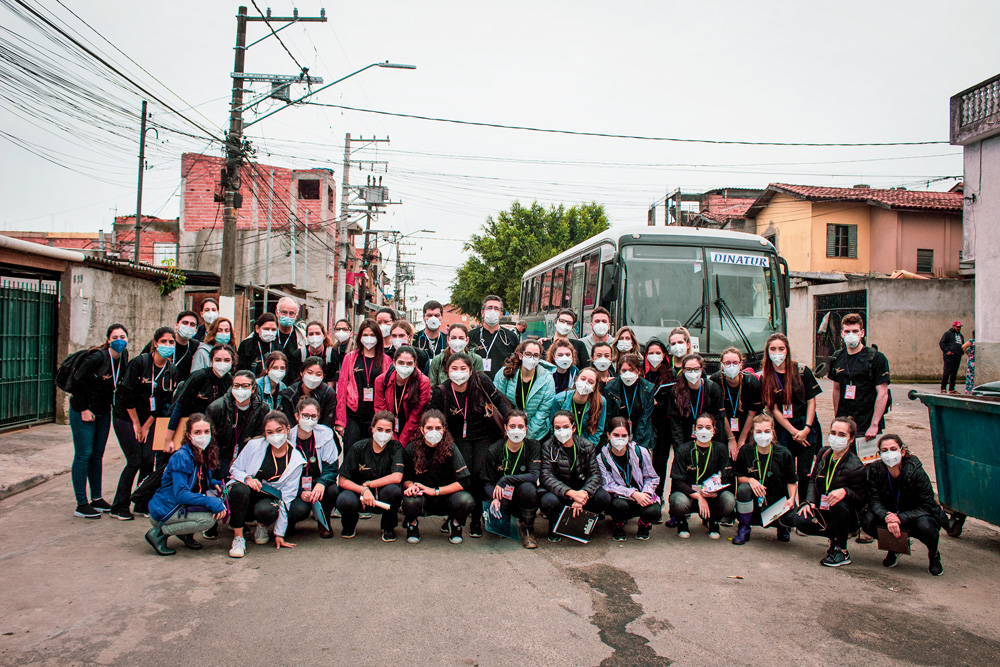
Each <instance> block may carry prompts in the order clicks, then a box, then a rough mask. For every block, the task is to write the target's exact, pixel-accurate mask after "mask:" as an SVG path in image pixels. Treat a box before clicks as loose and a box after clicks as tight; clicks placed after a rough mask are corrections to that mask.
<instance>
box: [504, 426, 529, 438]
mask: <svg viewBox="0 0 1000 667" xmlns="http://www.w3.org/2000/svg"><path fill="white" fill-rule="evenodd" d="M526 435H528V432H527V431H526V430H524V429H523V428H518V427H511V428H509V429H507V439H508V440H510V441H511V442H521V441H522V440H524V436H526Z"/></svg>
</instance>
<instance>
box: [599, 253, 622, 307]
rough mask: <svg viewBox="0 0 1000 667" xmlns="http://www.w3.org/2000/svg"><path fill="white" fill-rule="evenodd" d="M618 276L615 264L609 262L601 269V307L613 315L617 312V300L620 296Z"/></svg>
mask: <svg viewBox="0 0 1000 667" xmlns="http://www.w3.org/2000/svg"><path fill="white" fill-rule="evenodd" d="M616 274H617V272H616V271H615V263H614V262H608V263H607V264H604V265H603V266H602V267H601V305H602V306H604V307H605V308H607V309H608V310H610V311H611V312H612V313H614V312H615V299H616V297H617V296H618V294H617V292H618V285H617V284H616V282H617V281H616V278H617V275H616Z"/></svg>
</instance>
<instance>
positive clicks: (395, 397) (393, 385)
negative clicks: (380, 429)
mask: <svg viewBox="0 0 1000 667" xmlns="http://www.w3.org/2000/svg"><path fill="white" fill-rule="evenodd" d="M430 402H431V381H430V380H428V379H427V376H426V375H424V374H423V373H421V372H420V369H419V368H418V367H417V351H416V349H414V348H413V347H411V346H409V345H404V346H402V347H400V348H399V349H397V350H396V360H395V361H394V362H393V365H392V366H390V367H389V369H388V370H386V372H385V373H382V375H380V376H378V379H376V380H375V411H376V412H381V411H383V410H385V411H386V412H390V413H392V416H393V417H394V418H395V421H394V422H393V427H392V434H393V437H394V438H396V440H398V441H399V442H400V443H401V444H402V445H403V447H406V446H407V445H408V444H409V442H410V441H411V440H413V439H414V438H416V437H420V434H419V433H418V429H419V427H420V418H421V416H422V415H423V414H424V410H426V409H427V405H428V404H429V403H430Z"/></svg>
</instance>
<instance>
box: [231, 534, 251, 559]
mask: <svg viewBox="0 0 1000 667" xmlns="http://www.w3.org/2000/svg"><path fill="white" fill-rule="evenodd" d="M246 553H247V541H246V540H245V539H243V538H242V537H234V538H233V546H231V547H229V557H230V558H243V557H244V556H245V555H246Z"/></svg>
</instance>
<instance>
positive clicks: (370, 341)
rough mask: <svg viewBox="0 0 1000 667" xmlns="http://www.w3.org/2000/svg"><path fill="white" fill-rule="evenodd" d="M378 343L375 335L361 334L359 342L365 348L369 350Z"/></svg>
mask: <svg viewBox="0 0 1000 667" xmlns="http://www.w3.org/2000/svg"><path fill="white" fill-rule="evenodd" d="M377 343H378V338H376V337H375V336H362V337H361V344H362V345H364V346H365V349H366V350H370V349H372V348H373V347H375V345H376V344H377Z"/></svg>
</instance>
